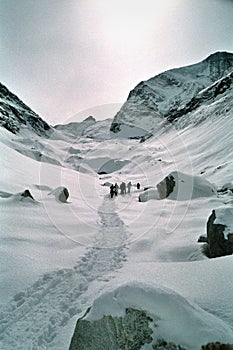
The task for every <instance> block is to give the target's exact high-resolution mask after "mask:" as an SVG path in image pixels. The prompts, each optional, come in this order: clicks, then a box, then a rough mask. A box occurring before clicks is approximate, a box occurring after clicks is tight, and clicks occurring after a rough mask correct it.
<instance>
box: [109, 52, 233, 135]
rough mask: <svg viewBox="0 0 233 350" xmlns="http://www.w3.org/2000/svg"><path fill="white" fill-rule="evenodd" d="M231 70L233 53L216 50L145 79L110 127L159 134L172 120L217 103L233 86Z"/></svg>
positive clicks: (115, 130)
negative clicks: (182, 65)
mask: <svg viewBox="0 0 233 350" xmlns="http://www.w3.org/2000/svg"><path fill="white" fill-rule="evenodd" d="M232 70H233V54H232V53H227V52H216V53H215V54H212V55H210V56H209V57H208V58H206V59H205V60H203V61H202V62H200V63H197V64H194V65H190V66H187V67H182V68H177V69H171V70H169V71H166V72H164V73H161V74H159V75H157V76H155V77H153V78H151V79H149V80H147V81H142V82H140V83H139V84H138V85H137V86H136V87H135V88H134V89H133V90H132V91H131V92H130V93H129V96H128V99H127V101H126V102H125V103H124V105H123V106H122V108H121V109H120V111H119V112H118V113H117V114H116V116H115V118H114V119H113V122H112V125H111V129H110V130H111V131H112V132H114V133H119V132H120V131H121V130H122V128H123V127H124V125H127V126H131V127H132V126H134V127H140V128H145V135H146V134H147V133H153V134H155V133H156V134H157V133H158V132H161V129H162V128H163V127H165V128H166V126H167V125H169V122H171V121H173V120H174V119H177V118H179V117H181V116H184V115H187V113H190V112H191V111H193V110H195V109H197V108H198V107H200V106H201V105H202V104H209V103H212V102H214V99H216V98H217V97H218V96H221V95H222V94H223V93H224V92H226V91H227V90H228V89H230V86H231V85H232V74H231V75H230V73H232ZM229 93H230V92H229ZM226 107H227V104H226Z"/></svg>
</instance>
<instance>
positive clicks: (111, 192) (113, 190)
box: [110, 184, 115, 198]
mask: <svg viewBox="0 0 233 350" xmlns="http://www.w3.org/2000/svg"><path fill="white" fill-rule="evenodd" d="M114 194H115V186H114V185H113V184H112V185H111V186H110V197H111V198H113V196H114Z"/></svg>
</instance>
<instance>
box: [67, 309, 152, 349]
mask: <svg viewBox="0 0 233 350" xmlns="http://www.w3.org/2000/svg"><path fill="white" fill-rule="evenodd" d="M86 314H87V313H86ZM86 314H85V316H86ZM85 316H84V317H85ZM84 317H82V318H80V319H79V320H78V321H77V325H76V328H75V331H74V335H73V338H72V340H71V344H70V348H69V350H101V349H109V350H110V349H111V350H119V349H124V350H139V349H141V347H142V346H143V345H144V344H149V343H151V342H152V340H153V339H152V337H151V335H152V333H153V331H152V329H151V328H150V326H149V324H150V322H151V321H152V319H151V318H150V317H149V316H148V315H147V314H146V312H145V311H142V310H136V309H132V308H127V309H126V310H125V315H124V316H122V317H116V316H115V317H113V316H111V315H108V316H103V317H102V318H101V319H99V320H95V321H87V320H85V319H83V318H84Z"/></svg>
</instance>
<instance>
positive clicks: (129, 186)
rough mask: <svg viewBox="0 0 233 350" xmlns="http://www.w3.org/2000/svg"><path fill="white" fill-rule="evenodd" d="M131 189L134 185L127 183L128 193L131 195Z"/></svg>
mask: <svg viewBox="0 0 233 350" xmlns="http://www.w3.org/2000/svg"><path fill="white" fill-rule="evenodd" d="M131 187H132V183H131V181H130V182H128V183H127V188H128V193H130V190H131Z"/></svg>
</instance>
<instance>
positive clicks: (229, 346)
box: [201, 342, 233, 350]
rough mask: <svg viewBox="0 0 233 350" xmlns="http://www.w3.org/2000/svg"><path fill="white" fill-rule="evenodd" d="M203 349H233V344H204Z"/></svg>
mask: <svg viewBox="0 0 233 350" xmlns="http://www.w3.org/2000/svg"><path fill="white" fill-rule="evenodd" d="M201 349H202V350H233V344H223V343H220V342H216V343H208V344H206V345H202V347H201Z"/></svg>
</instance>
